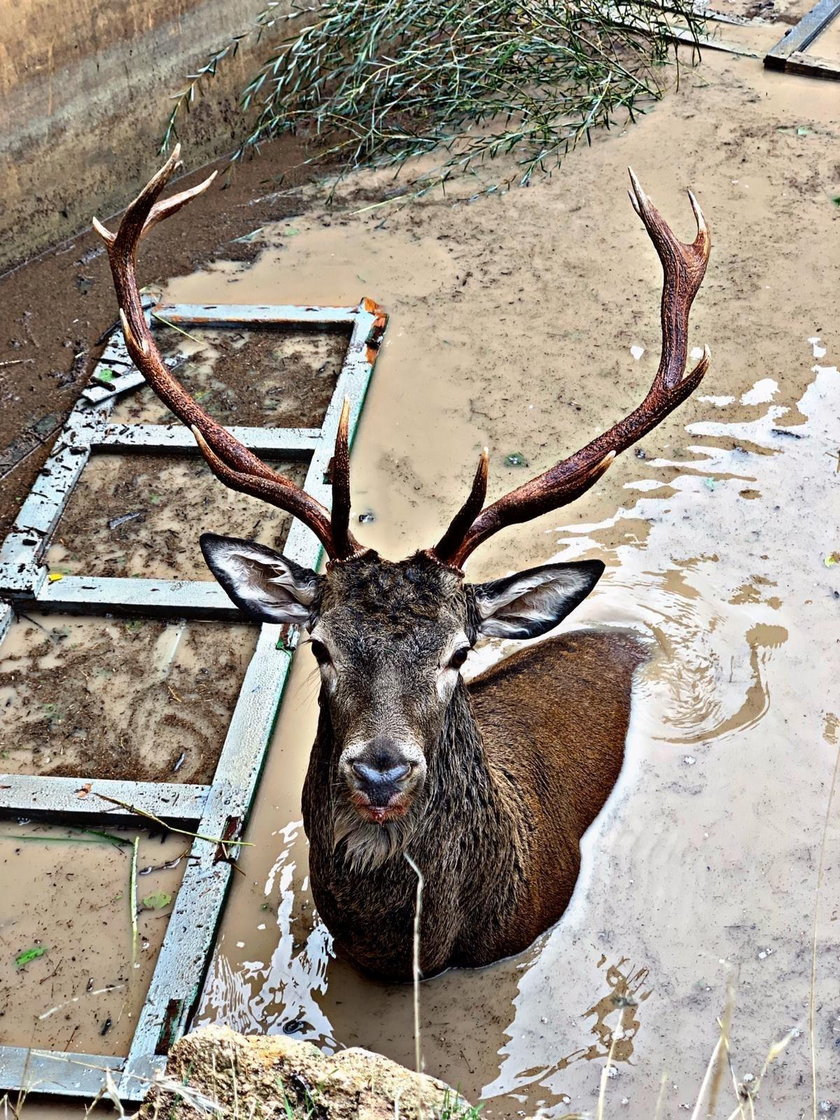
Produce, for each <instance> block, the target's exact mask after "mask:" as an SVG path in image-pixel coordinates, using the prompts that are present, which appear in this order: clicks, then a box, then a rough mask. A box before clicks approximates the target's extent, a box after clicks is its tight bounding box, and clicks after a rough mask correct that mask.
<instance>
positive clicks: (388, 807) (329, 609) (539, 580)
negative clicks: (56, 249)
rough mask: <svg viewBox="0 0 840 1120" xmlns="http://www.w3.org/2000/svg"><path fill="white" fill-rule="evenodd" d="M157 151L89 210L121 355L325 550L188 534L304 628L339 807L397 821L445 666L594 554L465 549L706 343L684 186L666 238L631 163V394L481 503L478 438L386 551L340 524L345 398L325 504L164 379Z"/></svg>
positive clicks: (410, 794) (240, 597)
mask: <svg viewBox="0 0 840 1120" xmlns="http://www.w3.org/2000/svg"><path fill="white" fill-rule="evenodd" d="M178 158H179V150H178V148H176V149H175V151H174V152H173V154H172V156H171V157H170V159H169V160H168V161H167V163H166V165H165V166H164V167H163V168H162V169H161V170H160V171H159V172H158V173H157V175H155V176H154V178H153V179H152V180H151V181H150V182H149V184H148V185H147V186H146V187H145V189H144V190H143V191H142V192H141V194H140V195H139V196H138V198H137V199H136V200H135V201H134V202H133V203H132V204H131V206H129V208H128V210H127V211H126V214H125V216H124V218H123V220H122V222H121V224H120V227H119V230H118V232H117V233H116V234H115V235H114V234H111V233H110V232H109V231H108V230H106V229H105V228H104V227H103V226H102V225H101V224H100V223H99V222H98V221H96V220H94V226H95V228H96V229H97V231H98V232H99V234H100V236H101V237H102V238H103V240H104V241H105V244H106V247H107V250H108V256H109V260H110V264H111V269H112V273H113V277H114V283H115V287H116V291H117V296H118V299H119V304H120V317H121V321H122V326H123V331H124V334H125V339H126V344H127V346H128V350H129V353H130V354H131V357H132V359H133V360H134V362H135V364H136V365H137V367H138V369H140V370H141V371H142V373H143V374H144V376H145V377H146V380H147V381H148V382H149V383H150V385H151V386H152V388H153V389H154V390H155V392H156V393H157V394H158V396H159V397H160V398H161V400H162V401H163V402H164V403H165V404H166V405H167V406H168V407H169V408H170V409H171V410H172V411H173V412H174V413H175V414H176V416H178V417H179V418H180V419H181V420H182V421H183V422H184V423H185V424H187V425H189V426H190V428H191V429H192V431H193V434H194V435H195V438H196V440H197V441H198V444H199V446H200V448H201V451H202V453H203V455H204V457H205V459H206V460H207V462H208V464H209V465H210V468H211V470H212V471H213V472H214V473H215V474H216V476H217V477H218V478H219V479H221V481H222V482H224V483H225V484H226V485H227V486H229V487H231V488H233V489H235V490H239V491H241V492H243V493H247V494H252V495H255V496H257V497H260V498H263V499H265V500H266V501H268V502H270V503H272V504H274V505H275V506H278V507H279V508H280V509H283V510H286V511H287V512H289V513H291V514H292V515H293V516H294V517H297V518H299V519H300V520H301V521H303V522H304V523H305V524H306V525H307V526H308V527H309V528H310V529H311V530H312V532H313V533H315V535H316V536H317V537H318V539H319V540H320V541H321V543H322V545H323V547H324V549H325V551H326V553H327V556H328V557H329V562H328V564H327V566H326V571H325V573H324V574H323V575H321V574H318V573H317V572H315V571H311V570H309V569H305V568H302V567H300V566H299V565H298V564H295V563H293V562H292V561H290V560H288V559H286V558H285V557H284V556H283V555H282V554H281V553H280V552H277V551H275V550H273V549H270V548H266V547H264V546H263V545H260V544H257V543H256V542H253V541H246V540H238V539H235V538H231V537H222V536H217V535H215V534H211V533H205V534H204V535H203V536H202V537H201V547H202V550H203V553H204V556H205V559H206V561H207V563H208V565H209V566H210V568H211V570H212V571H213V573H214V575H215V576H216V578H217V579H218V580H219V582H220V583H221V585H222V587H223V588H224V589H225V591H226V592H227V594H228V595H229V596H230V598H231V599H232V600H233V602H234V603H236V605H237V606H238V607H239V608H240V609H241V610H242V612H243V613H244V614H245V615H247V616H248V617H249V618H252V619H255V620H257V621H259V622H275V623H277V622H279V623H295V624H297V625H299V626H302V627H304V628H305V629H306V630H307V631H308V632H309V635H310V637H311V646H312V651H313V653H314V654H315V657H316V659H317V661H318V664H319V667H320V672H321V681H322V689H321V703H322V708H323V709H324V710H325V712H326V714H327V716H328V718H329V721H330V724H331V727H332V734H333V740H334V744H335V759H334V763H335V769H336V773H337V776H338V779H339V781H340V783H342V785H343V790H344V794H345V796H346V804H347V808H348V811H350V810H352V812H353V813H355V814H356V817H357V819H359V818H360V819H361V820H362V821H365V822H368V823H372V824H375V825H382V824H387V823H388V822H397V821H399V820H401V819H403V818H405V817H406V816H407V815H408V814H409V813H410V812H411V810H412V808H416V807H417V806H418V805H420V804H422V801H423V797H424V789H425V785H426V779H427V773H428V770H429V766H430V763H431V762H432V761H433V752H434V751H435V749H436V745H437V744H438V743H439V741H440V740H441V731H442V728H443V726H444V722H445V720H446V718H447V712H448V711H449V710H450V706H451V705H452V704H453V698H454V697H455V696H456V695H457V694H458V693H459V690H460V689H462V687H463V686H462V682H461V676H460V668H461V666H462V665H463V663H464V660H465V658H466V656H467V654H468V652H469V650H470V649H471V648H472V646H473V644H474V643H475V642H476V640H477V639H478V638H479V637H481V636H482V635H494V636H501V637H506V638H534V637H539V636H540V635H543V634H545V633H547V632H548V631H549V630H551V629H552V628H553V627H554V626H556V625H557V623H558V622H559V621H560V620H561V619H562V618H564V617H565V615H567V614H568V613H569V612H570V611H571V610H573V609H574V607H576V606H577V604H578V603H580V602H581V601H582V600H583V599H584V598H585V597H586V596H587V595H588V594H589V592H590V591H591V590H592V588H593V587H594V586H595V584H596V583H597V581H598V579H599V578H600V576H601V574H602V572H603V568H604V566H603V564H601V563H600V562H599V561H584V562H581V563H574V564H544V565H542V566H540V567H537V568H532V569H530V570H527V571H523V572H519V573H518V574H516V575H513V576H508V577H506V578H504V579H498V580H493V581H491V582H489V583H483V584H470V583H467V582H465V580H464V573H463V567H464V564H465V562H466V560H467V558H468V557H469V556H470V554H471V553H472V552H473V551H474V550H475V549H476V548H477V547H478V546H479V545H480V544H482V543H483V542H484V541H485V540H487V539H488V538H489V537H491V536H492V535H494V534H495V533H497V532H499V531H500V530H501V529H503V528H505V527H507V526H509V525H513V524H517V523H519V522H524V521H528V520H530V519H532V518H534V517H537V516H538V515H539V514H542V513H546V512H548V511H550V510H554V509H557V508H559V507H560V506H563V505H566V504H568V503H569V502H571V501H573V500H575V499H576V498H578V497H580V496H581V495H582V494H583V493H585V491H586V490H588V489H589V487H590V486H592V484H593V483H594V482H595V481H596V480H597V479H598V477H599V476H600V475H601V474H603V472H604V471H605V470H606V469H607V468H608V467H609V465H610V464H611V463H612V461H613V459H614V458H615V456H616V455H617V454H619V453H620V452H622V451H624V450H625V449H626V448H628V447H630V446H631V445H632V444H633V443H635V442H636V441H637V440H639V439H640V438H642V436H644V435H645V434H646V433H647V432H649V431H650V430H651V429H652V428H654V427H655V426H656V425H657V424H659V423H660V421H661V420H663V419H664V417H665V416H667V415H668V413H670V412H671V411H672V410H673V409H675V408H676V407H677V406H678V405H679V404H680V403H681V402H682V401H684V400H685V399H686V397H688V396H689V394H690V393H692V392H693V390H694V389H695V388H696V387H697V385H698V384H699V382H700V380H701V378H702V377H703V375H704V374H705V372H706V369H707V366H708V357H709V356H708V351H706V352H705V353H704V356H703V358H702V359H701V361H700V362H699V363H698V364H697V366H696V367H695V368H694V369H693V370H692V371H691V372H690V373H688V374H687V375H684V374H685V367H686V358H687V350H688V333H687V332H688V316H689V311H690V308H691V304H692V301H693V299H694V297H695V295H696V293H697V290H698V289H699V287H700V283H701V281H702V279H703V275H704V273H705V269H706V264H707V261H708V257H709V250H710V238H709V232H708V229H707V227H706V223H705V221H704V219H703V215H702V213H701V211H700V208H699V206H698V204H697V202H696V200H695V199H694V196H693V195H692V194H691V192H689V199H690V201H691V205H692V209H693V211H694V215H695V218H696V221H697V236H696V237H695V239H694V241H693V242H692V243H691V244H689V245H686V244H683V243H682V242H680V241H678V240H677V238H676V237H675V236H674V234H673V233H672V232H671V230H670V229H669V227H668V225H667V224H666V223H665V221H664V219H663V218H662V217H661V215H660V214H659V212H658V211H657V210H656V208H655V207H654V206H653V204H652V203H651V202H650V200H649V199H648V198H647V196H646V195H645V193H644V191H643V190H642V188H641V186H640V184H639V182H638V180H637V179H636V177H635V176H634V175H633V173H632V172H631V173H630V178H631V187H632V190H631V193H630V199H631V202H632V203H633V206H634V209H635V210H636V213H637V214H638V215H639V217H640V218H641V219H642V222H643V223H644V226H645V228H646V230H647V232H648V235H649V236H650V238H651V240H652V241H653V244H654V246H655V248H656V250H657V253H658V255H659V258H660V261H661V262H662V267H663V273H664V282H663V293H662V307H661V320H662V355H661V360H660V363H659V368H658V370H657V373H656V376H655V378H654V381H653V385H652V386H651V389H650V391H649V392H648V394H647V396H646V397H645V399H644V401H643V402H642V403H641V404H640V405H639V406H638V407H637V408H636V409H635V410H634V411H633V412H631V413H630V414H629V415H628V416H626V417H625V418H624V419H622V420H619V421H618V423H616V424H615V425H614V426H613V427H612V428H610V429H609V431H607V432H605V433H603V434H602V435H599V436H597V437H596V438H595V439H593V440H592V441H591V442H590V443H588V444H586V445H585V446H584V447H582V448H581V449H580V450H579V451H577V452H575V453H574V454H573V455H571V456H569V457H568V458H566V459H563V460H561V461H560V462H558V463H557V464H556V465H555V466H553V467H551V468H550V469H549V470H548V471H546V472H545V473H544V474H542V475H540V476H538V477H537V478H534V479H532V480H531V481H529V482H526V483H525V484H524V485H522V486H520V487H518V488H517V489H515V490H513V491H512V492H511V493H509V494H507V495H505V496H504V497H502V498H499V499H498V500H497V501H496V502H494V503H493V504H492V505H489V506H487V507H486V508H485V504H484V503H485V496H486V490H487V473H488V455H487V452H486V451H485V452H483V453H482V455H481V457H480V460H479V464H478V469H477V471H476V474H475V478H474V481H473V484H472V488H471V490H470V493H469V496H468V497H467V500H466V501H465V503H464V505H463V506H462V508H461V509H460V510H459V511H458V513H457V514H456V515H455V517H454V518H453V520H452V522H451V524H450V525H449V527H448V529H447V530H446V532H445V533H444V534H443V536H442V537H441V539H440V541H439V542H438V543H437V544H436V545H435V546H434V547H432V548H430V549H427V550H425V551H422V552H419V553H417V554H416V555H414V556H412V557H409V558H408V559H407V560H403V561H400V562H398V563H394V562H391V561H389V560H385V559H383V558H381V557H380V556H378V555H377V553H375V552H374V551H372V550H370V549H367V548H364V547H363V546H362V545H360V544H359V542H358V541H356V540H355V539H354V537H353V536H352V534H351V532H350V528H349V517H350V484H349V455H348V441H347V429H348V412H349V410H348V408H347V406H346V405H345V408H344V410H343V412H342V416H341V421H340V423H339V426H338V434H337V438H336V446H335V455H334V460H333V474H332V478H333V481H332V487H333V502H332V510H331V511H328V510H326V509H325V508H324V507H323V506H322V505H321V504H320V503H319V502H317V501H316V500H315V499H314V498H312V497H310V496H308V495H307V494H305V493H304V492H303V491H302V490H301V489H300V488H299V487H298V486H297V485H296V484H295V483H293V482H292V481H291V480H289V479H288V478H286V477H284V476H283V475H280V474H278V473H276V472H275V471H273V470H271V469H270V468H269V467H267V466H266V465H265V464H264V463H263V462H262V461H261V460H260V459H259V458H258V457H257V456H256V455H254V454H253V452H251V451H249V450H248V449H247V448H245V447H244V446H243V445H242V444H241V443H239V442H238V441H237V440H236V439H234V438H233V437H232V436H231V435H230V433H229V432H227V431H226V430H225V429H224V428H223V427H222V426H221V425H220V424H218V423H217V422H216V421H214V420H213V419H212V418H211V417H210V416H209V415H208V414H207V413H206V412H205V411H204V410H203V409H202V408H201V406H200V405H199V404H197V402H196V401H195V400H193V399H192V398H191V397H190V396H189V395H188V394H187V393H186V391H185V390H184V389H183V387H182V386H181V385H180V384H179V383H178V382H177V381H176V380H175V379H174V378H173V376H172V374H171V372H170V371H169V370H168V369H167V367H166V366H165V364H164V363H163V360H162V358H161V356H160V353H159V351H158V349H157V347H156V344H155V342H154V339H153V336H152V334H151V331H150V330H149V327H148V325H147V323H146V320H145V317H144V314H143V308H142V304H141V300H140V295H139V292H138V287H137V280H136V271H135V270H136V255H137V247H138V245H139V242H140V240H141V239H142V237H144V236H145V235H146V233H148V232H149V230H150V229H151V228H152V227H153V226H154V225H156V224H157V222H159V221H160V220H161V219H163V218H165V217H166V216H168V215H169V214H171V213H174V212H175V211H176V210H178V209H180V207H181V206H183V205H184V204H185V203H186V202H188V201H190V200H191V199H192V198H194V197H195V196H196V195H198V194H200V193H201V192H202V191H203V190H205V189H206V187H207V186H209V184H210V182H212V178H213V176H211V177H210V179H208V180H207V181H206V182H204V183H202V184H201V185H200V186H198V187H195V188H193V189H192V190H188V191H184V192H182V193H181V194H178V195H175V196H174V197H172V198H169V199H167V200H165V201H158V198H159V196H160V194H161V193H162V191H163V189H164V187H165V185H166V183H167V182H168V181H169V179H170V178H171V176H172V174H173V173H174V171H175V168H176V166H177V164H178Z"/></svg>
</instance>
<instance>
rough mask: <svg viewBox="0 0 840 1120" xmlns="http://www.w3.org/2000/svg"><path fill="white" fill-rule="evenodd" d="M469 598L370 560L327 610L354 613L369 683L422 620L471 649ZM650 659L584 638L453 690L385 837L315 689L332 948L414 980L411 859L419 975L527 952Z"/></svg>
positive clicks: (548, 644)
mask: <svg viewBox="0 0 840 1120" xmlns="http://www.w3.org/2000/svg"><path fill="white" fill-rule="evenodd" d="M348 583H350V584H352V585H353V586H352V587H351V586H348ZM471 595H472V593H471V589H470V588H469V586H468V585H467V586H464V585H463V584H462V583H461V582H460V580H459V579H458V577H457V576H455V574H454V573H452V572H451V571H447V570H445V569H440V568H439V566H437V567H436V566H433V565H431V562H425V561H421V560H420V559H419V558H417V557H415V558H412V559H411V560H410V561H404V562H403V563H402V564H401V565H392V564H386V562H384V561H380V560H379V558H378V557H376V558H375V560H374V559H373V558H372V557H371V558H370V559H367V560H364V561H363V562H359V563H356V562H351V563H348V564H345V565H342V566H341V569H340V570H339V571H338V574H337V576H335V577H333V578H332V579H331V578H330V575H328V576H327V578H326V581H325V585H324V590H323V601H322V602H321V603H319V604H318V610H319V612H321V611H323V612H324V615H325V616H326V615H327V613H328V612H329V610H330V606H331V601H332V602H333V603H334V604H335V606H336V608H341V609H342V610H343V609H344V608H345V606H346V604H348V603H351V604H352V608H351V609H349V611H347V612H346V613H347V618H346V620H344V624H346V625H348V626H350V627H354V626H355V628H356V630H355V631H354V637H355V636H356V635H357V637H358V642H359V643H360V645H361V646H363V647H365V646H367V645H370V649H367V650H366V651H365V653H366V655H367V656H369V657H370V658H372V659H373V661H372V663H371V664H372V668H371V672H373V671H374V668H375V664H374V663H373V662H375V658H376V657H377V656H383V652H382V649H381V647H382V645H383V641H382V637H383V635H384V636H386V637H387V635H388V634H389V633H393V632H394V628H395V627H397V628H400V629H401V631H402V636H403V637H406V636H411V639H412V640H414V639H415V638H416V641H417V642H420V643H422V641H423V633H424V623H427V622H428V623H430V624H432V625H434V624H435V623H436V622H440V619H441V615H442V614H443V615H445V616H446V618H447V622H448V624H449V625H453V624H454V621H460V622H461V623H463V625H464V626H465V627H466V629H467V633H468V634H470V636H471V638H472V637H474V634H475V627H476V619H477V611H476V606H475V602H474V600H473V599H472V598H471ZM357 611H358V612H360V613H358V614H357ZM453 620H454V621H453ZM377 635H378V637H379V649H377V648H376V642H377ZM387 655H388V653H387V650H386V651H385V653H384V656H387ZM644 657H645V651H644V647H643V646H642V644H641V643H640V642H639V641H638V639H636V638H635V637H634V636H632V635H630V634H625V633H621V632H616V631H579V632H572V633H570V634H567V635H564V636H562V637H559V638H555V639H552V640H548V641H545V642H543V643H541V644H539V645H535V646H532V647H530V648H528V649H526V650H523V651H522V652H520V653H517V654H515V655H514V656H512V657H510V658H508V659H506V660H505V661H502V662H501V663H500V664H498V665H497V666H495V667H494V668H493V669H491V670H490V671H488V672H487V673H484V674H483V675H482V676H480V677H479V678H477V679H476V680H475V681H473V682H472V683H471V684H470V685H469V686H467V685H466V684H465V683H464V682H463V681H462V680H460V679H459V681H458V683H457V685H456V688H455V692H454V694H453V696H452V699H451V701H450V703H449V705H448V708H447V709H446V712H445V715H444V717H443V726H442V727H441V729H440V732H439V735H438V737H437V741H436V743H435V744H434V749H431V750H427V764H428V775H427V780H426V783H425V786H424V789H423V793H422V795H421V797H420V798H419V799H418V801H416V802H415V803H414V805H413V806H412V807H411V809H410V811H409V813H408V814H407V815H406V816H405V817H404V818H401V819H400V820H398V821H394V822H389V823H388V824H387V825H385V826H384V827H383V826H382V825H375V824H370V823H367V822H364V821H362V820H361V819H360V818H359V817H358V816H356V815H355V812H354V811H353V810H352V808H351V807H350V805H349V802H348V800H347V794H346V790H345V789H343V788H342V782H341V780H340V778H339V774H338V763H337V759H338V754H339V750H340V747H339V746H337V743H340V738H341V737H340V735H337V734H336V731H335V729H334V728H333V725H332V716H331V712H330V704H329V702H328V700H327V698H326V697H325V696H324V694H323V691H322V695H321V699H320V708H321V711H320V720H319V726H318V734H317V737H316V741H315V744H314V747H313V750H312V756H311V759H310V764H309V770H308V773H307V778H306V783H305V786H304V796H303V814H304V825H305V828H306V832H307V835H308V837H309V840H310V871H311V882H312V889H313V894H314V897H315V903H316V905H317V907H318V910H319V912H320V914H321V916H322V917H323V919H324V921H325V922H326V924H327V927H328V928H329V929H330V931H331V933H332V934H333V937H334V939H335V942H336V947H337V949H338V951H339V952H340V953H341V954H342V955H344V956H346V957H347V958H349V959H350V960H351V961H352V962H353V963H354V964H356V965H357V966H358V967H359V968H361V969H363V970H365V971H368V972H371V973H374V974H376V975H378V976H381V977H385V978H390V979H399V980H406V979H409V978H410V976H411V957H412V925H413V920H414V901H415V892H416V886H417V880H416V877H415V875H414V872H413V871H412V869H411V868H410V866H409V865H408V863H407V862H406V860H405V859H403V858H402V853H403V852H405V851H408V852H409V853H410V855H411V856H412V858H413V859H414V861H415V862H416V863H417V865H418V866H419V867H420V868H421V870H422V872H423V876H424V892H423V911H422V926H421V967H422V970H423V972H424V973H425V974H426V975H430V974H432V973H435V972H439V971H441V970H442V969H444V968H447V967H449V966H452V965H464V966H478V965H484V964H488V963H490V962H492V961H494V960H498V959H500V958H501V957H505V956H509V955H511V954H513V953H517V952H520V951H521V950H523V949H525V948H526V947H527V946H528V945H530V944H531V942H532V941H533V940H534V939H535V938H536V937H537V936H538V935H539V934H540V933H542V932H543V931H544V930H545V929H547V928H548V927H549V926H551V925H552V924H553V923H554V922H556V921H557V919H558V918H559V917H560V915H561V914H562V913H563V911H564V910H565V908H566V906H567V905H568V902H569V899H570V897H571V894H572V891H573V889H574V886H575V882H576V880H577V876H578V871H579V868H580V847H579V844H580V838H581V836H582V835H583V833H584V832H585V831H586V829H587V828H588V826H589V825H590V824H591V823H592V821H593V820H594V818H595V816H596V815H597V814H598V812H599V811H600V809H601V808H602V806H603V804H604V802H605V801H606V798H607V797H608V795H609V793H610V790H611V789H612V787H613V785H614V783H615V781H616V779H617V777H618V774H619V771H620V768H621V763H622V758H623V752H624V739H625V736H626V732H627V726H628V722H629V717H630V695H631V686H632V678H633V673H634V671H635V669H636V668H637V666H638V665H639V664H640V663H641V662H642V661H643V660H644ZM351 814H352V816H351ZM353 817H355V820H354V819H353Z"/></svg>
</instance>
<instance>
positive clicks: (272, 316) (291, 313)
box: [155, 303, 359, 327]
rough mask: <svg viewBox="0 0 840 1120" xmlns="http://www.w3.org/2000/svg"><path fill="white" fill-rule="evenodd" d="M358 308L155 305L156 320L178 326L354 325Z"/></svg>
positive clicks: (162, 323) (191, 304)
mask: <svg viewBox="0 0 840 1120" xmlns="http://www.w3.org/2000/svg"><path fill="white" fill-rule="evenodd" d="M358 312H359V309H358V308H357V307H294V306H293V305H285V306H279V307H268V306H251V307H247V306H244V305H242V304H240V305H236V304H232V305H231V304H228V305H224V304H218V305H215V306H214V305H213V304H207V305H205V306H200V305H198V304H194V303H165V304H161V305H160V306H159V307H156V308H155V319H156V320H157V322H158V323H160V324H161V325H162V326H165V325H166V324H167V323H173V324H175V325H177V326H179V327H180V326H189V325H190V324H193V326H219V327H229V326H235V327H241V326H245V325H247V326H254V327H284V326H290V327H300V326H304V327H305V326H313V327H352V325H353V323H354V322H355V321H356V316H357V315H358Z"/></svg>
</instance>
